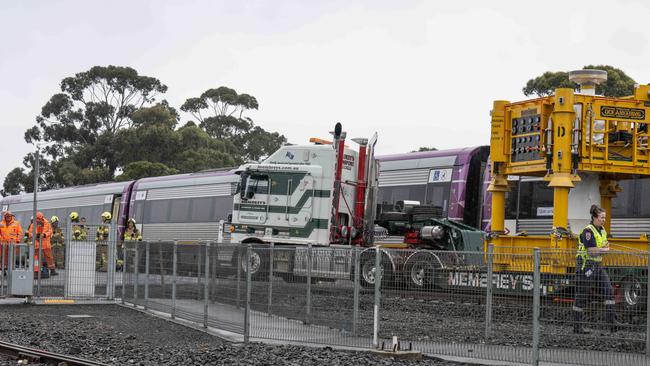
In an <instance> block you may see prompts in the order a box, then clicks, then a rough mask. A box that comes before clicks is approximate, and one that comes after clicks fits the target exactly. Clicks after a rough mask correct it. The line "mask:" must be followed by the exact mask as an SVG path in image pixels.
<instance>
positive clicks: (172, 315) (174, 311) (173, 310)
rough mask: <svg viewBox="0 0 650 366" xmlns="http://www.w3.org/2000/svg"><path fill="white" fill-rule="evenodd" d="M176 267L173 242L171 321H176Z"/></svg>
mask: <svg viewBox="0 0 650 366" xmlns="http://www.w3.org/2000/svg"><path fill="white" fill-rule="evenodd" d="M177 266H178V242H177V241H176V240H174V248H173V253H172V267H173V268H172V314H171V317H172V319H176V268H177Z"/></svg>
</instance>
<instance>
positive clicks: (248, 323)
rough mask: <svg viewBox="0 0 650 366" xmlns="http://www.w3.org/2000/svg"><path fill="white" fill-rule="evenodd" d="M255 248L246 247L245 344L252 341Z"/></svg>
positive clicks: (249, 245)
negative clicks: (253, 261) (253, 255)
mask: <svg viewBox="0 0 650 366" xmlns="http://www.w3.org/2000/svg"><path fill="white" fill-rule="evenodd" d="M252 250H253V246H252V245H251V244H248V246H247V247H246V310H245V311H244V343H248V342H249V341H250V336H251V329H250V328H251V287H252V282H251V281H252V279H251V251H252Z"/></svg>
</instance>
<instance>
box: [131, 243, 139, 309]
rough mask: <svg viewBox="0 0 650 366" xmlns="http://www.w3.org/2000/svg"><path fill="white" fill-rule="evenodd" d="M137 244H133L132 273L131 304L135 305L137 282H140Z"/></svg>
mask: <svg viewBox="0 0 650 366" xmlns="http://www.w3.org/2000/svg"><path fill="white" fill-rule="evenodd" d="M138 246H139V245H138V243H137V242H136V243H134V244H133V251H134V253H133V274H134V275H135V276H134V277H135V278H134V279H133V306H136V301H137V300H138V282H140V278H139V277H140V276H138V273H139V272H140V256H139V255H138V253H139V252H140V248H138Z"/></svg>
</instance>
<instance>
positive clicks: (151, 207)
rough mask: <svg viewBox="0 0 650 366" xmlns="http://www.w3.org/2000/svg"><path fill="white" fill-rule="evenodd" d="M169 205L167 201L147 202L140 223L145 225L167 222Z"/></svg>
mask: <svg viewBox="0 0 650 366" xmlns="http://www.w3.org/2000/svg"><path fill="white" fill-rule="evenodd" d="M169 203H170V202H169V201H168V200H155V201H147V204H146V205H145V209H144V219H143V220H142V221H143V222H144V223H146V224H151V223H156V222H168V216H169V215H168V214H169V206H170V205H169Z"/></svg>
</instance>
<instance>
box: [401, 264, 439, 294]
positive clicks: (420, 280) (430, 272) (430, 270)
mask: <svg viewBox="0 0 650 366" xmlns="http://www.w3.org/2000/svg"><path fill="white" fill-rule="evenodd" d="M407 273H408V279H409V284H410V285H411V287H413V288H415V289H422V290H424V289H431V288H433V286H434V278H435V273H436V268H435V266H434V265H433V263H431V261H427V260H426V259H425V258H419V259H416V260H414V261H413V263H412V264H410V265H409V266H408V268H407Z"/></svg>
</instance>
